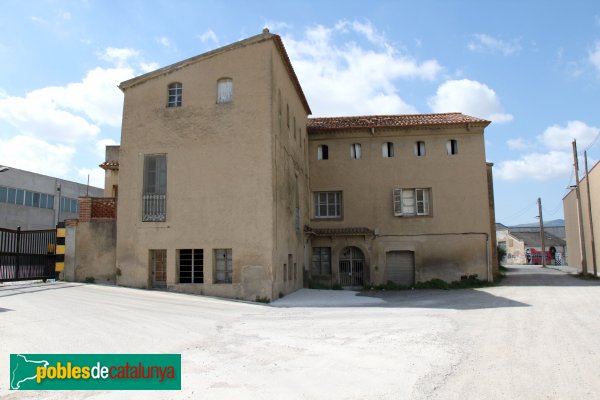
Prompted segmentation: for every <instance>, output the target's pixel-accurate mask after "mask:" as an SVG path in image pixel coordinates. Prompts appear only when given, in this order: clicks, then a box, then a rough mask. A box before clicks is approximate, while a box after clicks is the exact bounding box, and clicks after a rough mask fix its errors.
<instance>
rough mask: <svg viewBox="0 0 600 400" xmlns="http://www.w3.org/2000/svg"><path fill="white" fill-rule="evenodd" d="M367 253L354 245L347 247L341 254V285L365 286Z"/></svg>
mask: <svg viewBox="0 0 600 400" xmlns="http://www.w3.org/2000/svg"><path fill="white" fill-rule="evenodd" d="M364 270H365V255H364V254H363V252H362V251H361V250H360V249H359V248H358V247H354V246H348V247H345V248H344V249H343V250H342V253H341V254H340V285H342V286H343V287H355V286H361V287H362V286H363V284H364V281H363V277H364Z"/></svg>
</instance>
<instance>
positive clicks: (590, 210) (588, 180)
mask: <svg viewBox="0 0 600 400" xmlns="http://www.w3.org/2000/svg"><path fill="white" fill-rule="evenodd" d="M583 159H584V160H585V184H586V187H587V201H588V218H589V221H590V239H591V240H592V265H593V266H594V276H598V267H597V266H596V243H595V241H594V222H593V219H592V195H591V193H590V171H588V162H587V150H586V151H584V152H583Z"/></svg>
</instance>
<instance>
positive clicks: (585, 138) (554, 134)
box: [537, 121, 600, 152]
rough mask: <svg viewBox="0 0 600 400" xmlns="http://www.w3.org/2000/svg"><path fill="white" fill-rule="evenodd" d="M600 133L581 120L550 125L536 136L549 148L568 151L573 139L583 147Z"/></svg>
mask: <svg viewBox="0 0 600 400" xmlns="http://www.w3.org/2000/svg"><path fill="white" fill-rule="evenodd" d="M598 135H600V129H599V128H596V127H595V126H588V125H586V124H585V123H584V122H581V121H569V122H567V125H566V126H565V127H561V126H559V125H552V126H550V127H548V128H546V130H545V131H544V133H542V134H541V135H539V136H537V140H538V142H540V143H541V144H543V145H544V146H546V147H547V148H549V149H551V150H562V151H567V152H568V151H569V150H570V149H571V148H572V144H571V143H572V142H573V139H575V140H577V147H578V148H580V149H583V148H585V147H587V146H588V145H589V144H590V143H592V141H594V139H596V138H597V137H598Z"/></svg>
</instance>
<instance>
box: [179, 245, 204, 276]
mask: <svg viewBox="0 0 600 400" xmlns="http://www.w3.org/2000/svg"><path fill="white" fill-rule="evenodd" d="M179 283H204V250H202V249H181V250H179Z"/></svg>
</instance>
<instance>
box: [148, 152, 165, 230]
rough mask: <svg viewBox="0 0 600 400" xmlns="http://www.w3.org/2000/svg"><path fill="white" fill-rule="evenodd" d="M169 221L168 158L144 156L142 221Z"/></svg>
mask: <svg viewBox="0 0 600 400" xmlns="http://www.w3.org/2000/svg"><path fill="white" fill-rule="evenodd" d="M166 219H167V156H166V154H152V155H146V156H144V193H143V194H142V221H144V222H161V221H166Z"/></svg>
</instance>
